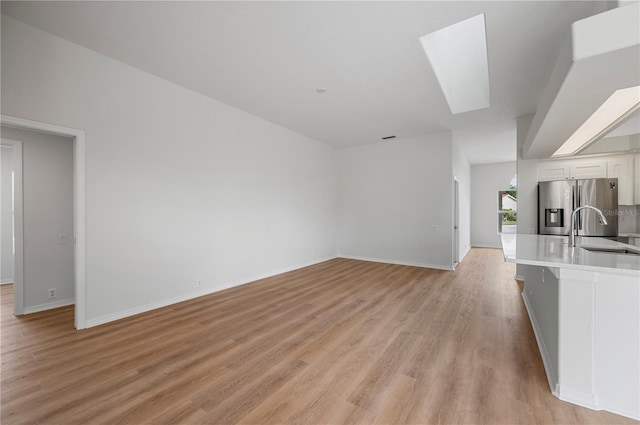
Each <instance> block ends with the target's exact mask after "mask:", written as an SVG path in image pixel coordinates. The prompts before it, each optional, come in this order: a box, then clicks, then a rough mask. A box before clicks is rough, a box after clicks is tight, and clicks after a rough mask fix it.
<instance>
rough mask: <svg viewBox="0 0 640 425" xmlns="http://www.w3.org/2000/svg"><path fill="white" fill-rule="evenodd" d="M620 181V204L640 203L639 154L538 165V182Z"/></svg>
mask: <svg viewBox="0 0 640 425" xmlns="http://www.w3.org/2000/svg"><path fill="white" fill-rule="evenodd" d="M601 177H609V178H617V179H618V204H620V205H634V204H639V203H640V154H636V155H635V156H634V155H631V154H627V155H607V156H598V157H587V158H580V157H576V158H573V159H565V160H550V161H539V162H538V181H541V182H542V181H551V180H567V179H597V178H601Z"/></svg>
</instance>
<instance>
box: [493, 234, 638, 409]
mask: <svg viewBox="0 0 640 425" xmlns="http://www.w3.org/2000/svg"><path fill="white" fill-rule="evenodd" d="M521 236H526V237H524V238H521ZM508 237H512V238H514V237H515V235H510V236H507V238H508ZM533 238H536V239H535V243H536V244H537V246H536V249H535V251H537V252H539V253H540V254H541V255H540V256H539V257H543V256H544V257H545V258H544V259H541V258H537V259H535V258H531V257H532V256H533V250H531V249H529V248H525V247H522V248H523V249H522V253H523V255H522V258H518V255H517V254H516V255H515V257H516V258H515V262H516V263H519V264H522V265H523V267H522V269H523V271H524V272H523V276H524V280H525V286H524V291H523V294H522V296H523V299H524V303H525V305H526V308H527V311H528V313H529V317H530V319H531V324H532V326H533V329H534V333H535V335H536V339H537V341H538V346H539V348H540V353H541V356H542V358H543V362H544V367H545V371H546V373H547V378H548V380H549V386H550V388H551V391H552V392H553V394H554V395H555V396H556V397H558V398H560V399H561V400H565V401H568V402H571V403H575V404H578V405H581V406H584V407H588V408H591V409H595V410H607V411H609V412H613V413H617V414H620V415H624V416H627V417H631V418H634V419H640V270H635V267H636V263H635V261H638V263H640V258H636V259H629V258H623V259H621V260H620V261H622V262H623V263H624V266H623V268H621V269H618V268H612V267H600V266H594V265H588V264H580V263H581V262H582V263H584V262H585V261H587V260H588V258H586V256H585V255H584V253H582V252H581V251H577V252H576V250H577V248H573V249H572V248H568V247H567V246H566V244H565V245H563V240H562V239H563V238H561V237H560V238H558V237H545V236H535V235H518V237H517V242H514V240H511V241H506V242H505V244H504V245H503V247H504V249H505V258H506V259H507V260H508V261H509V260H510V261H514V258H513V254H514V253H513V251H511V249H512V248H515V246H517V245H524V244H526V243H533V242H534V239H533ZM564 239H565V240H566V239H567V238H564ZM603 243H604V244H605V245H610V244H616V242H612V241H608V240H607V241H606V242H603ZM549 244H551V245H553V246H551V245H549ZM589 244H590V245H591V244H593V239H591V240H589ZM514 245H515V246H514ZM509 246H511V247H512V248H507V247H509ZM518 252H520V251H518ZM549 252H552V253H553V252H555V253H556V254H559V258H560V260H559V261H549V260H550V259H549V258H547V257H548V256H549ZM545 253H546V254H545ZM599 254H600V255H613V254H604V253H599ZM578 256H580V258H578ZM618 256H620V254H618ZM572 257H573V260H572ZM598 260H599V261H605V262H606V261H612V260H611V259H604V260H603V259H602V258H599V259H598ZM576 263H577V264H576ZM594 263H597V261H596V262H594ZM638 266H640V264H638Z"/></svg>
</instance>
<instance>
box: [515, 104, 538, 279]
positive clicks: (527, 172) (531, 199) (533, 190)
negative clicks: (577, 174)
mask: <svg viewBox="0 0 640 425" xmlns="http://www.w3.org/2000/svg"><path fill="white" fill-rule="evenodd" d="M532 121H533V114H532V115H525V116H522V117H519V118H518V120H517V134H518V161H517V162H518V225H517V228H518V233H533V234H535V233H538V160H537V159H528V160H525V159H522V158H523V157H522V148H523V145H524V140H525V138H526V136H527V132H528V131H529V128H530V127H531V122H532ZM517 249H518V247H516V251H517ZM516 256H517V252H516ZM524 273H525V266H523V265H522V264H517V265H516V276H517V277H518V279H522V278H523V276H524Z"/></svg>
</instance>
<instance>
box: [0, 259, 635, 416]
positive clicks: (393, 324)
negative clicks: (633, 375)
mask: <svg viewBox="0 0 640 425" xmlns="http://www.w3.org/2000/svg"><path fill="white" fill-rule="evenodd" d="M514 271H515V270H514V266H513V265H512V264H505V263H504V262H503V260H502V255H501V252H500V251H499V250H493V249H473V250H472V251H471V252H470V253H469V254H468V255H467V257H466V258H465V259H464V261H463V262H462V264H461V265H460V266H459V267H458V270H456V271H455V272H447V271H439V270H431V269H422V268H417V267H408V266H398V265H389V264H379V263H371V262H363V261H355V260H347V259H335V260H331V261H328V262H324V263H321V264H317V265H314V266H311V267H307V268H304V269H300V270H296V271H293V272H290V273H286V274H282V275H279V276H275V277H272V278H268V279H263V280H261V281H257V282H253V283H251V284H248V285H243V286H240V287H235V288H232V289H229V290H226V291H223V292H219V293H216V294H212V295H209V296H206V297H201V298H198V299H195V300H190V301H187V302H184V303H180V304H176V305H173V306H170V307H166V308H163V309H159V310H155V311H152V312H149V313H145V314H141V315H138V316H135V317H131V318H128V319H124V320H120V321H118V322H114V323H111V324H107V325H103V326H99V327H95V328H91V329H87V330H83V331H75V330H74V329H73V307H65V308H60V309H56V310H52V311H48V312H43V313H37V314H33V315H29V316H23V317H19V318H16V317H14V316H13V315H12V309H13V299H12V297H13V292H12V289H11V288H10V287H7V286H3V287H2V289H1V291H0V297H1V299H0V302H1V307H2V314H1V320H2V323H1V333H2V336H1V341H2V349H1V357H2V359H1V371H0V372H1V374H2V377H1V381H0V386H1V401H0V406H1V409H2V411H1V421H2V424H5V425H10V424H65V425H66V424H102V423H108V424H146V423H153V424H163V423H166V424H178V423H185V424H246V425H249V424H452V423H456V424H458V423H468V424H534V423H536V424H542V423H544V424H552V423H558V424H560V423H561V424H569V423H581V424H597V423H602V424H605V423H606V424H624V423H637V422H635V421H632V420H628V419H626V418H623V417H620V416H616V415H613V414H610V413H606V412H594V411H591V410H589V409H585V408H581V407H578V406H574V405H572V404H569V403H565V402H562V401H560V400H558V399H556V398H555V397H553V396H552V395H551V393H550V391H549V387H548V385H547V382H546V378H545V373H544V369H543V367H542V361H541V359H540V356H539V354H538V349H537V346H536V342H535V339H534V336H533V333H532V330H531V326H530V324H529V321H528V318H527V316H526V311H525V309H524V306H523V303H522V299H521V298H520V292H519V289H518V285H517V283H516V282H515V281H514V280H513V275H514Z"/></svg>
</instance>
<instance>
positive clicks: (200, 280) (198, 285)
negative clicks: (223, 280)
mask: <svg viewBox="0 0 640 425" xmlns="http://www.w3.org/2000/svg"><path fill="white" fill-rule="evenodd" d="M196 286H197V287H198V288H200V287H201V286H202V279H198V280H197V281H196Z"/></svg>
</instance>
